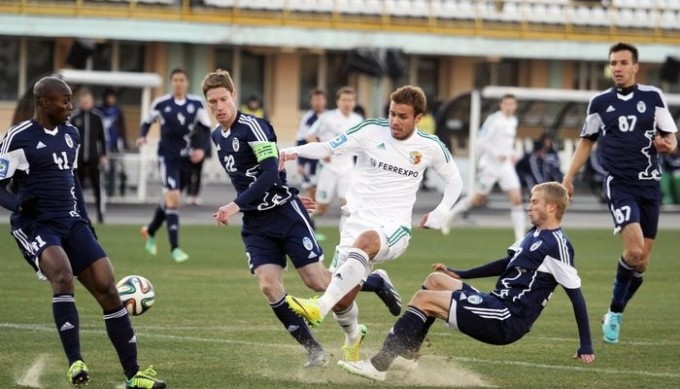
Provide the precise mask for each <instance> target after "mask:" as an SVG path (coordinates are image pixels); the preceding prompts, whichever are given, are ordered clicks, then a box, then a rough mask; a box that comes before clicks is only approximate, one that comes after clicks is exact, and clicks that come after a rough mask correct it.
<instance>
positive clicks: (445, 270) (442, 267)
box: [432, 263, 460, 280]
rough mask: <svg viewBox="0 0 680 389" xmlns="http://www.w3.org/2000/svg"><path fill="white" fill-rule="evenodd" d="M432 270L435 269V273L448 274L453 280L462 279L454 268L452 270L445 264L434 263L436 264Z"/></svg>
mask: <svg viewBox="0 0 680 389" xmlns="http://www.w3.org/2000/svg"><path fill="white" fill-rule="evenodd" d="M432 269H434V270H435V271H438V272H441V273H444V274H446V275H447V276H449V277H451V278H455V279H457V280H459V279H460V276H459V275H458V273H456V272H455V270H453V269H452V268H450V267H448V266H446V265H444V264H443V263H434V264H432Z"/></svg>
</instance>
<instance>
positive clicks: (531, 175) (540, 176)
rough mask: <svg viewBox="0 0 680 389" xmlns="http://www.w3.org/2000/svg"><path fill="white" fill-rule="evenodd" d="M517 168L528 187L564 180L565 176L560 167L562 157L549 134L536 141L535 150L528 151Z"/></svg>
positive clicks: (525, 186)
mask: <svg viewBox="0 0 680 389" xmlns="http://www.w3.org/2000/svg"><path fill="white" fill-rule="evenodd" d="M515 168H516V169H517V175H518V176H519V180H520V182H521V183H522V187H523V188H526V189H531V188H533V187H534V186H535V185H537V184H541V183H543V182H548V181H557V182H562V178H563V176H564V174H563V173H562V170H561V169H560V157H559V156H558V155H557V151H556V150H555V147H554V145H553V139H552V137H551V136H550V135H548V134H543V135H541V137H540V138H538V139H536V140H535V141H534V150H533V151H532V152H531V153H526V154H525V155H524V157H523V158H522V159H521V160H520V161H519V162H517V165H515Z"/></svg>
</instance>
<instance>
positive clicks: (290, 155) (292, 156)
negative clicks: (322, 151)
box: [279, 149, 298, 171]
mask: <svg viewBox="0 0 680 389" xmlns="http://www.w3.org/2000/svg"><path fill="white" fill-rule="evenodd" d="M297 157H298V155H297V153H296V152H294V151H291V150H290V149H283V150H280V151H279V171H281V170H283V169H285V165H286V162H287V161H294V160H296V159H297Z"/></svg>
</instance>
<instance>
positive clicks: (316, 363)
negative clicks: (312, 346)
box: [302, 349, 328, 369]
mask: <svg viewBox="0 0 680 389" xmlns="http://www.w3.org/2000/svg"><path fill="white" fill-rule="evenodd" d="M326 365H328V354H326V352H325V351H324V350H323V349H318V350H311V351H310V352H309V355H307V362H305V364H304V365H303V366H302V367H304V368H306V369H308V368H314V367H324V366H326Z"/></svg>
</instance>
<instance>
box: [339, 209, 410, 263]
mask: <svg viewBox="0 0 680 389" xmlns="http://www.w3.org/2000/svg"><path fill="white" fill-rule="evenodd" d="M369 230H373V231H375V232H377V233H378V236H379V237H380V250H379V251H378V254H377V255H376V256H375V258H373V260H371V261H370V263H371V264H372V263H376V262H383V261H390V260H393V259H397V258H398V257H399V256H401V255H402V254H403V253H404V252H405V251H406V248H407V247H408V244H409V241H410V240H411V227H409V226H405V225H403V224H400V223H398V222H392V221H384V222H380V221H378V220H375V219H374V218H368V217H361V216H359V215H357V214H356V213H353V214H350V216H349V217H348V218H347V221H346V222H345V225H344V227H343V228H342V232H341V233H340V243H339V244H338V245H337V246H336V247H335V254H334V255H333V262H332V263H331V266H330V267H329V270H330V271H331V273H334V272H335V270H336V269H337V268H339V267H340V265H342V264H343V263H344V262H345V261H346V260H347V250H348V249H350V248H351V247H352V246H353V245H354V242H355V241H356V239H357V238H358V237H359V235H361V233H362V232H365V231H369ZM368 273H370V269H369V271H368V272H367V274H368Z"/></svg>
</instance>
